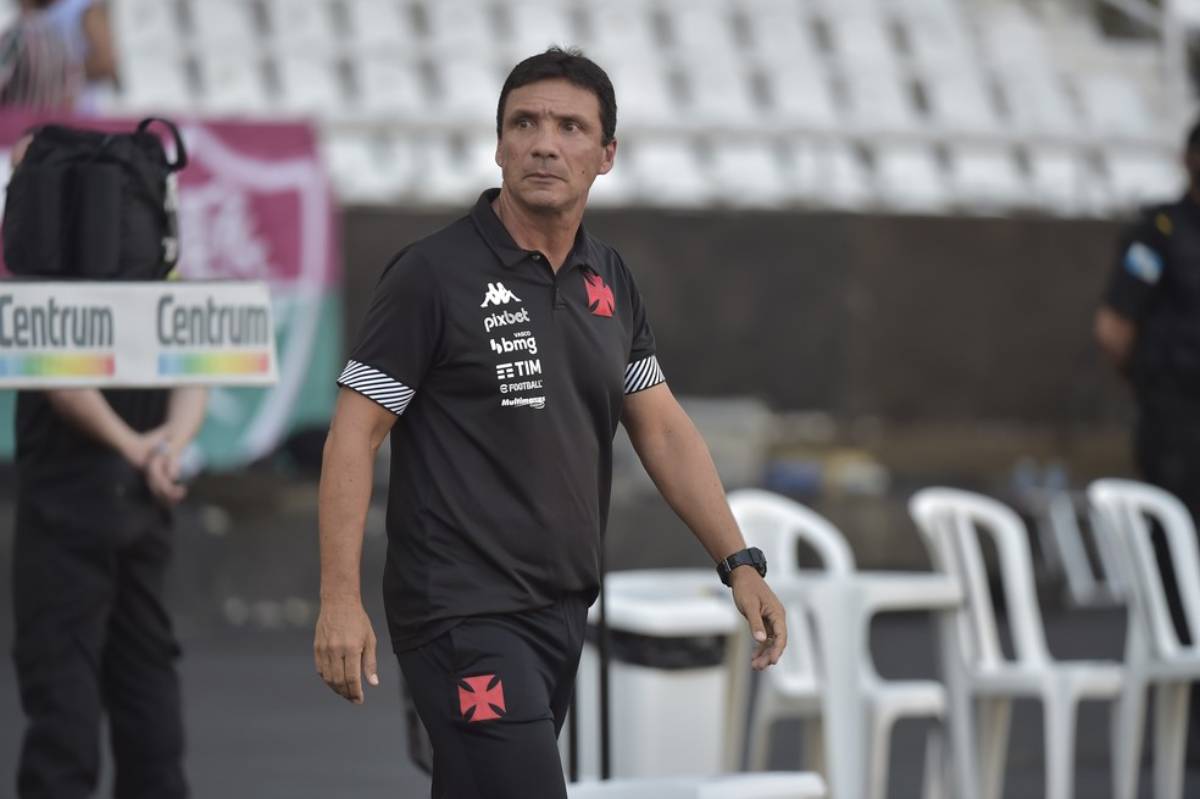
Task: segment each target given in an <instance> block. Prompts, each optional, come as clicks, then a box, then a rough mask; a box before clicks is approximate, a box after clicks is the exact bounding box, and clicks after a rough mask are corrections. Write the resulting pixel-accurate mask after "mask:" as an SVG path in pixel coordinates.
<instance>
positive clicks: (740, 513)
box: [729, 490, 946, 799]
mask: <svg viewBox="0 0 1200 799" xmlns="http://www.w3.org/2000/svg"><path fill="white" fill-rule="evenodd" d="M729 506H730V508H731V509H732V511H733V515H734V518H736V519H737V522H738V526H739V527H740V528H741V529H742V533H743V534H744V535H745V537H746V540H747V542H748V543H749V544H750V545H751V546H757V547H759V548H760V549H762V550H763V553H764V554H765V555H766V557H767V562H768V563H769V564H770V566H769V568H770V570H771V571H770V578H771V584H772V585H773V586H774V587H775V589H776V591H778V592H779V593H780V594H781V595H785V594H786V593H787V589H786V586H787V584H788V583H789V582H795V581H799V580H803V579H804V577H803V576H802V575H801V574H800V559H799V545H800V544H801V543H805V544H807V545H808V546H810V547H811V548H812V549H813V550H815V552H816V553H817V556H818V558H819V559H820V561H821V564H822V566H823V568H824V569H825V570H826V571H827V572H828V573H829V574H830V575H831V576H837V575H847V576H848V575H850V574H852V573H853V572H854V570H855V564H854V555H853V554H852V552H851V551H850V547H849V545H848V544H847V543H846V539H845V537H844V536H843V535H842V534H841V532H840V531H839V530H838V529H837V528H836V527H834V526H833V525H832V524H831V523H830V522H829V521H828V520H827V519H825V518H823V517H822V516H820V515H818V514H816V513H814V512H813V511H811V510H809V509H808V508H805V507H804V506H803V505H799V504H797V503H796V502H793V501H792V500H790V499H787V498H785V497H781V496H778V495H776V494H772V493H769V492H766V491H758V490H742V491H734V492H732V493H730V495H729ZM916 608H917V606H914V609H916ZM787 615H788V648H787V649H786V650H785V652H784V654H783V657H782V659H781V660H780V662H779V663H778V664H776V665H775V666H774V667H772V668H771V669H768V670H767V671H765V672H764V673H763V674H762V675H761V679H760V681H759V685H758V691H757V693H756V695H755V698H754V701H753V704H752V706H751V708H750V733H749V741H748V749H749V754H750V765H751V767H752V768H756V769H761V768H763V767H765V766H766V759H767V751H768V744H769V739H768V734H769V732H770V728H771V725H772V723H774V722H775V721H777V720H779V719H782V718H800V719H803V721H804V723H805V735H804V738H805V743H806V746H807V747H808V750H809V751H808V756H809V758H811V759H816V758H818V757H819V756H820V752H821V751H822V748H823V747H822V746H821V744H822V743H823V729H822V724H821V714H822V707H821V682H822V679H821V675H820V673H819V670H818V669H817V667H816V659H815V658H814V656H813V653H814V652H815V651H816V649H815V648H816V647H820V646H821V641H820V640H819V636H818V635H817V634H816V631H815V630H814V629H813V628H812V627H811V625H810V621H809V618H808V616H807V614H806V613H805V610H804V608H803V607H801V606H799V605H798V604H796V603H794V602H788V607H787ZM861 672H862V676H861V679H862V681H863V695H864V696H865V697H866V707H865V708H863V710H865V712H866V713H867V714H868V718H869V719H870V727H871V733H870V735H871V739H870V745H869V751H870V774H869V775H868V777H867V785H868V789H867V797H869V799H883V797H885V796H886V794H887V786H888V766H889V754H890V749H891V734H892V729H893V727H894V726H895V723H896V722H897V721H899V720H900V719H902V718H926V719H934V720H936V721H938V722H939V725H938V727H937V728H936V729H935V731H934V733H932V734H931V738H930V741H929V743H928V749H927V757H926V769H925V786H924V796H925V797H926V799H932V797H937V796H940V795H941V791H942V777H943V768H942V763H941V746H940V721H941V718H942V716H943V714H944V712H945V706H946V697H945V691H944V690H943V689H942V686H941V685H940V684H938V683H937V682H934V681H932V680H903V681H901V680H884V679H882V678H881V677H880V676H879V675H878V673H877V672H876V671H875V668H874V665H873V664H872V663H871V662H870V659H867V660H866V661H865V662H863V663H862V664H861ZM845 712H857V709H853V708H846V709H845ZM829 745H831V746H836V745H837V742H836V741H831V742H829ZM813 765H815V764H813V763H812V762H811V760H806V766H810V767H811V766H813Z"/></svg>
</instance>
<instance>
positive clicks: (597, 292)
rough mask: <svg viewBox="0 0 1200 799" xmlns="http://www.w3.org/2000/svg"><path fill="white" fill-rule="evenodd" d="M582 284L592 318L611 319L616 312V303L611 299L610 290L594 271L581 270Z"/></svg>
mask: <svg viewBox="0 0 1200 799" xmlns="http://www.w3.org/2000/svg"><path fill="white" fill-rule="evenodd" d="M583 284H584V286H585V287H586V288H587V306H588V310H589V311H591V312H592V315H593V316H603V317H606V318H611V317H612V315H613V312H614V311H616V310H617V301H616V300H615V299H614V298H613V292H612V288H611V287H609V286H608V285H607V284H605V282H604V278H602V277H600V273H599V272H597V271H595V270H594V269H584V270H583Z"/></svg>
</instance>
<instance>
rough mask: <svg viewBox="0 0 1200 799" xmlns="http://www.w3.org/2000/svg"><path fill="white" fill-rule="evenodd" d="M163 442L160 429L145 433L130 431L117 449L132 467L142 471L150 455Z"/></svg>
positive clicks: (164, 441)
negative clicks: (126, 438)
mask: <svg viewBox="0 0 1200 799" xmlns="http://www.w3.org/2000/svg"><path fill="white" fill-rule="evenodd" d="M165 443H166V437H165V436H164V435H163V432H162V430H161V429H155V430H148V431H146V432H145V433H131V434H130V435H129V438H128V440H126V441H125V443H124V444H123V445H122V446H121V447H120V448H119V450H118V451H119V452H120V453H121V457H123V458H124V459H125V460H126V461H128V462H129V464H130V465H131V466H133V468H135V469H138V470H139V471H144V470H145V469H146V467H147V466H148V465H149V463H150V458H151V456H153V455H154V453H155V452H156V451H157V450H159V449H161V448H162V447H163V446H164V445H165Z"/></svg>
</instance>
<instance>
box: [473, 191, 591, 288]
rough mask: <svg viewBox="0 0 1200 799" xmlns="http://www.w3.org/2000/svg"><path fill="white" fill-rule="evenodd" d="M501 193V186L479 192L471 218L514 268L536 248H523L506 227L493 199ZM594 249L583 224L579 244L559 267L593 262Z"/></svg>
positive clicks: (577, 238)
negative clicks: (497, 214)
mask: <svg viewBox="0 0 1200 799" xmlns="http://www.w3.org/2000/svg"><path fill="white" fill-rule="evenodd" d="M498 196H500V189H487V190H486V191H484V192H483V194H481V195H479V200H478V201H477V202H476V203H475V207H474V208H472V209H471V221H472V222H474V223H475V229H476V230H478V231H479V235H481V236H483V240H484V241H485V242H487V245H488V247H489V248H490V249H491V251H492V252H494V253H495V254H496V257H497V258H499V259H500V263H501V264H503V265H504V267H505V268H506V269H513V268H514V267H516V265H517V264H519V263H521V262H522V261H524V260H525V259H526V258H528V257H529V256H530V255H531V254H532V253H533V251H532V250H524V249H521V247H520V246H518V245H517V243H516V242H515V241H513V237H512V235H511V234H510V233H509V232H508V228H506V227H504V223H503V222H501V221H500V217H498V216H496V212H495V210H493V208H492V203H493V202H494V201H495V200H496V198H497V197H498ZM591 252H592V243H591V237H590V236H588V234H587V231H586V230H584V227H583V225H582V224H580V225H579V230H578V231H576V233H575V245H574V246H573V247H572V248H571V252H570V253H569V254H568V255H567V260H566V261H564V262H563V265H562V268H561V269H560V270H559V271H560V272H562V271H564V270H566V269H570V268H572V267H576V266H587V265H589V264H590V263H591V262H592V257H591Z"/></svg>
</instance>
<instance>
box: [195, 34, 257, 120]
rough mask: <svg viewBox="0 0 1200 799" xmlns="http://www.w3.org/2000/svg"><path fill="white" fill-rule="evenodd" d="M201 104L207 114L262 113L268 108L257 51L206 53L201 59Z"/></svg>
mask: <svg viewBox="0 0 1200 799" xmlns="http://www.w3.org/2000/svg"><path fill="white" fill-rule="evenodd" d="M200 82H201V85H202V86H203V93H202V94H201V101H200V107H201V108H202V109H203V110H204V111H205V112H206V113H210V114H218V115H223V114H232V115H250V116H262V115H264V114H265V113H267V112H268V111H269V110H270V109H269V107H268V106H269V100H268V97H267V91H266V83H265V79H264V76H263V69H262V62H261V61H260V60H259V55H258V52H257V51H255V50H252V49H251V50H247V51H242V52H238V51H232V50H231V51H228V52H214V51H210V52H207V53H205V55H204V57H203V58H202V59H201V61H200Z"/></svg>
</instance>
